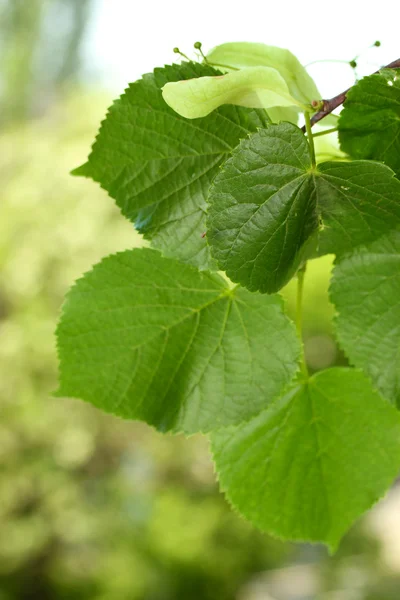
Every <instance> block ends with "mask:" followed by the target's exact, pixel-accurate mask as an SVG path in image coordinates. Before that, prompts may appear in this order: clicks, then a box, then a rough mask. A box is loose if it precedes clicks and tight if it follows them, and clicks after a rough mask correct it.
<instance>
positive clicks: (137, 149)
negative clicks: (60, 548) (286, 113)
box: [75, 63, 268, 269]
mask: <svg viewBox="0 0 400 600" xmlns="http://www.w3.org/2000/svg"><path fill="white" fill-rule="evenodd" d="M216 74H218V71H216V70H215V69H213V68H211V67H208V66H205V65H200V64H195V63H190V64H189V63H183V64H181V65H179V66H178V65H173V66H167V67H165V68H163V69H156V70H155V71H154V74H150V75H145V76H144V77H143V79H141V80H140V81H137V82H135V83H133V84H131V85H130V86H129V88H128V89H127V90H126V92H125V94H124V95H123V96H121V98H120V99H119V100H117V101H116V102H115V103H114V104H113V106H112V107H111V108H110V110H109V113H108V115H107V118H106V120H105V121H104V122H103V124H102V127H101V129H100V132H99V135H98V136H97V140H96V143H95V144H94V146H93V150H92V153H91V155H90V156H89V159H88V162H87V163H86V164H85V165H83V166H82V167H80V168H79V169H77V170H76V171H75V173H76V174H78V175H84V176H86V177H91V178H92V179H94V180H95V181H98V182H99V183H100V184H101V186H102V187H104V188H105V189H106V190H107V191H108V192H109V194H110V195H111V196H112V197H113V198H115V200H116V202H117V204H118V206H119V207H120V208H121V211H122V213H123V214H124V215H125V216H126V217H127V218H128V219H130V220H132V221H135V222H136V226H137V228H138V229H139V231H140V232H141V233H143V234H144V236H145V238H146V239H148V240H151V242H152V245H153V246H155V247H157V248H159V249H160V250H162V251H163V253H164V254H165V255H168V256H173V257H176V258H179V259H180V260H183V261H185V262H189V263H192V264H194V265H196V266H198V267H200V268H204V269H206V268H212V267H213V264H212V261H211V260H210V256H209V251H208V249H207V246H206V241H205V239H204V238H203V237H202V234H203V233H204V232H205V207H206V197H207V192H208V188H209V186H210V184H211V181H212V180H213V178H214V176H215V175H216V173H217V172H218V167H219V166H220V165H221V164H222V163H223V162H224V160H225V159H226V157H227V156H229V154H230V152H231V150H232V149H233V148H234V147H235V146H236V145H237V144H238V143H239V140H240V139H241V138H243V137H246V136H247V135H248V134H249V132H255V131H256V130H257V128H259V127H264V126H265V125H266V123H267V122H268V117H267V116H266V114H265V111H256V110H249V109H245V108H238V107H233V106H223V107H221V108H220V109H218V110H217V111H215V112H214V113H213V114H212V115H210V116H209V117H207V119H202V120H198V121H196V123H193V122H190V121H187V120H186V119H184V118H182V117H180V116H179V115H177V114H176V113H175V112H174V111H173V110H172V109H170V108H169V107H168V106H167V105H166V103H165V102H164V100H163V98H162V94H161V88H162V87H163V86H164V85H165V83H166V82H168V81H178V80H180V79H190V78H193V77H200V76H202V75H216Z"/></svg>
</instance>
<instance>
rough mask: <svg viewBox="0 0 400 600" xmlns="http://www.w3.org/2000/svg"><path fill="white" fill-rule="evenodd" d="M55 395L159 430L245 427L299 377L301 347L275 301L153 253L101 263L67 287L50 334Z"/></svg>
mask: <svg viewBox="0 0 400 600" xmlns="http://www.w3.org/2000/svg"><path fill="white" fill-rule="evenodd" d="M57 336H58V350H59V358H60V389H59V391H58V392H57V395H59V396H73V397H77V398H81V399H83V400H87V401H89V402H91V403H93V404H94V405H95V406H98V407H99V408H102V409H103V410H105V411H107V412H111V413H114V414H116V415H119V416H121V417H124V418H131V419H142V420H144V421H146V422H147V423H150V424H152V425H154V426H155V427H157V428H158V429H159V430H162V431H166V430H172V431H184V432H186V433H193V432H196V431H209V430H212V429H217V428H218V427H221V426H224V425H227V424H230V423H238V422H241V421H243V420H248V419H249V418H250V417H251V416H253V415H254V414H257V413H258V412H259V411H260V410H261V409H262V408H263V407H264V406H266V405H268V404H269V403H270V402H271V401H272V400H273V399H274V397H276V396H277V395H278V394H280V393H281V391H282V388H283V387H284V386H285V385H287V384H288V383H289V382H290V381H291V379H292V377H293V375H294V374H295V372H296V370H297V363H298V357H299V352H300V348H299V341H298V339H297V336H296V333H295V329H294V325H293V324H292V323H291V322H290V321H289V319H288V318H287V317H286V316H285V315H284V313H283V307H282V301H281V299H280V298H279V297H277V296H273V297H272V296H271V297H267V296H260V295H257V294H256V295H254V294H250V293H248V292H246V291H245V290H240V289H236V290H232V289H230V288H229V287H228V285H227V283H226V281H225V280H224V279H223V278H222V277H220V276H219V275H217V274H209V273H201V272H199V271H197V270H196V269H195V268H193V267H191V266H189V265H184V264H182V263H179V262H178V261H175V260H173V259H169V258H162V257H161V256H160V255H159V254H158V252H156V251H155V250H150V249H137V250H130V251H126V252H123V253H121V254H116V255H114V256H111V257H108V258H106V259H104V260H103V261H102V262H101V263H99V264H98V265H96V266H95V267H94V268H93V270H92V271H91V272H89V273H87V274H86V275H85V276H84V277H83V279H80V280H79V281H78V282H77V283H76V285H75V286H74V287H73V288H72V290H71V291H70V293H69V295H68V296H67V300H66V303H65V306H64V310H63V315H62V318H61V321H60V324H59V326H58V330H57Z"/></svg>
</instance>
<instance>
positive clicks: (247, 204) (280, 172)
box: [207, 123, 318, 293]
mask: <svg viewBox="0 0 400 600" xmlns="http://www.w3.org/2000/svg"><path fill="white" fill-rule="evenodd" d="M310 169H311V162H310V156H309V151H308V145H307V140H306V138H305V136H304V135H303V134H302V132H301V131H300V129H299V128H298V127H296V126H295V125H292V124H290V123H281V124H280V125H271V126H270V127H268V129H265V130H261V131H259V132H258V133H256V134H254V135H253V136H251V137H250V138H249V139H247V140H244V141H242V142H241V144H240V146H239V147H238V148H237V149H236V150H235V151H234V152H233V156H232V158H231V159H229V160H228V161H227V162H226V163H225V165H224V167H223V170H222V171H221V172H220V173H219V175H217V177H216V179H215V181H214V184H213V186H212V187H211V189H210V196H209V203H210V206H209V217H208V221H207V239H208V242H209V244H210V246H211V250H212V254H213V256H214V258H215V259H216V260H217V262H218V265H219V267H220V268H221V269H222V270H224V271H226V273H227V274H228V276H229V277H230V278H231V279H232V280H233V281H236V282H239V283H241V284H242V285H244V286H246V287H247V288H248V289H249V290H251V291H255V290H260V291H261V292H268V293H272V292H275V291H277V290H279V289H280V288H281V287H282V286H283V285H285V283H287V282H288V281H289V279H290V278H291V277H292V276H293V274H294V273H295V271H296V269H297V268H298V266H299V264H300V262H301V259H302V258H303V257H304V250H305V248H306V245H307V244H308V241H309V240H310V239H313V237H312V236H313V234H315V233H316V232H317V231H318V216H317V211H316V200H315V186H314V183H313V177H312V175H310V173H309V171H310Z"/></svg>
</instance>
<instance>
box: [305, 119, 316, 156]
mask: <svg viewBox="0 0 400 600" xmlns="http://www.w3.org/2000/svg"><path fill="white" fill-rule="evenodd" d="M304 118H305V121H306V131H307V139H308V147H309V150H310V158H311V164H312V166H313V167H315V166H316V160H315V149H314V140H313V133H312V131H311V118H310V113H309V112H308V111H307V110H306V111H305V112H304Z"/></svg>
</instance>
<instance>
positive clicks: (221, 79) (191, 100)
mask: <svg viewBox="0 0 400 600" xmlns="http://www.w3.org/2000/svg"><path fill="white" fill-rule="evenodd" d="M162 94H163V98H164V100H165V102H166V103H167V104H168V105H169V106H170V107H171V108H173V109H174V110H175V111H176V112H177V113H178V114H180V115H182V116H183V117H186V118H187V119H196V118H199V117H205V116H206V115H208V114H210V113H211V112H212V111H213V110H215V109H216V108H218V107H219V106H221V105H222V104H236V105H238V106H247V107H249V108H266V109H268V108H271V107H275V106H299V107H300V108H301V109H303V110H306V109H307V107H306V106H305V105H303V104H302V102H300V101H299V100H297V99H296V98H294V96H292V95H291V94H290V92H289V88H288V86H287V83H286V81H285V80H284V78H283V77H282V76H281V75H280V73H279V72H278V71H277V70H276V69H273V68H271V67H248V68H245V69H242V70H240V71H232V72H230V73H227V74H226V75H220V76H216V77H199V78H197V79H189V80H187V81H178V82H173V83H167V84H166V85H165V86H164V87H163V92H162Z"/></svg>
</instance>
